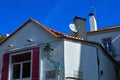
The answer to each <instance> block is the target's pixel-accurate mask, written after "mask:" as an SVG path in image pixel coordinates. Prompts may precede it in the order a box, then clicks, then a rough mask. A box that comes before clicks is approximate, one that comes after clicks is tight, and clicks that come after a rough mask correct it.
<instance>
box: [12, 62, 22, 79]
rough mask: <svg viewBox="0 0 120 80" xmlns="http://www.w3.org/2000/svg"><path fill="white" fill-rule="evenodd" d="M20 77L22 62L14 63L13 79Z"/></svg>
mask: <svg viewBox="0 0 120 80" xmlns="http://www.w3.org/2000/svg"><path fill="white" fill-rule="evenodd" d="M19 78H20V64H15V65H13V79H19Z"/></svg>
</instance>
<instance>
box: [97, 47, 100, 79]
mask: <svg viewBox="0 0 120 80" xmlns="http://www.w3.org/2000/svg"><path fill="white" fill-rule="evenodd" d="M96 50H97V51H96V52H97V65H98V80H100V72H99V71H100V60H99V53H98V48H97V49H96Z"/></svg>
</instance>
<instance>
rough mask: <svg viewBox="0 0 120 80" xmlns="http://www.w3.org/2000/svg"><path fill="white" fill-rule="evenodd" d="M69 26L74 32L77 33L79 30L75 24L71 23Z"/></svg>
mask: <svg viewBox="0 0 120 80" xmlns="http://www.w3.org/2000/svg"><path fill="white" fill-rule="evenodd" d="M69 28H70V30H71V31H72V32H75V33H76V32H78V29H77V27H76V25H75V24H69Z"/></svg>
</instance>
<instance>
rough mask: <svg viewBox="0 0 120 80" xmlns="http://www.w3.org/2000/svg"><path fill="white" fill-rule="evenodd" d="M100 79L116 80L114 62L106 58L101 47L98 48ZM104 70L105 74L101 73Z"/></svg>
mask: <svg viewBox="0 0 120 80" xmlns="http://www.w3.org/2000/svg"><path fill="white" fill-rule="evenodd" d="M98 56H99V62H100V64H99V73H100V80H116V72H115V67H114V65H113V63H112V62H111V61H110V60H109V59H108V58H106V56H105V55H104V54H103V51H102V50H101V49H98ZM101 71H103V74H101Z"/></svg>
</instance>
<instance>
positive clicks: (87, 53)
mask: <svg viewBox="0 0 120 80" xmlns="http://www.w3.org/2000/svg"><path fill="white" fill-rule="evenodd" d="M64 49H65V50H64V51H65V53H64V57H65V61H64V62H65V63H64V65H65V77H76V76H75V72H76V71H82V72H83V80H97V79H98V69H97V68H98V67H97V58H96V48H95V47H92V46H88V45H83V44H81V43H78V42H72V41H65V48H64Z"/></svg>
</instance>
